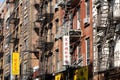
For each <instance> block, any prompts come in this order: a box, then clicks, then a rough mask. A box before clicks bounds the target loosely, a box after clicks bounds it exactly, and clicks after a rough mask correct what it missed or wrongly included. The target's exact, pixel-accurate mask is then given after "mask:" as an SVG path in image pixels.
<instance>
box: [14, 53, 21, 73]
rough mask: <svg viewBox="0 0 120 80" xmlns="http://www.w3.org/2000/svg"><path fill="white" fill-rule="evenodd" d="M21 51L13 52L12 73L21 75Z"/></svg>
mask: <svg viewBox="0 0 120 80" xmlns="http://www.w3.org/2000/svg"><path fill="white" fill-rule="evenodd" d="M19 64H20V61H19V53H17V52H13V53H12V74H13V75H19V73H20V71H19V69H20V68H19V67H20V66H19Z"/></svg>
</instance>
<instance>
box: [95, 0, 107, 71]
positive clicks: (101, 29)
mask: <svg viewBox="0 0 120 80" xmlns="http://www.w3.org/2000/svg"><path fill="white" fill-rule="evenodd" d="M99 3H100V4H101V7H100V9H101V17H100V20H99V21H100V24H99V23H98V24H99V25H98V27H97V30H98V33H99V34H102V35H99V34H98V38H100V39H99V41H101V40H102V41H101V43H100V45H102V47H103V50H102V54H101V56H99V57H100V58H99V59H101V60H99V61H100V63H99V64H100V66H104V65H106V63H105V61H106V59H105V57H106V54H107V53H106V52H107V48H106V47H107V46H106V44H105V43H106V34H107V33H108V30H109V26H108V11H109V7H108V2H107V0H104V1H103V2H99ZM97 4H98V3H97ZM100 70H104V69H102V68H100Z"/></svg>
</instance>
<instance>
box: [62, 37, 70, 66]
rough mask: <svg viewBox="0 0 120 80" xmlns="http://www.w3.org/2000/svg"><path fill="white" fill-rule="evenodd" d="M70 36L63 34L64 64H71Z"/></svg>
mask: <svg viewBox="0 0 120 80" xmlns="http://www.w3.org/2000/svg"><path fill="white" fill-rule="evenodd" d="M69 41H70V40H69V36H63V65H70V64H71V59H70V50H69Z"/></svg>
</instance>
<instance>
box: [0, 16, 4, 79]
mask: <svg viewBox="0 0 120 80" xmlns="http://www.w3.org/2000/svg"><path fill="white" fill-rule="evenodd" d="M3 22H4V19H3V18H2V17H0V75H1V78H0V79H2V78H3V76H2V75H3V55H4V52H3V40H4V36H3Z"/></svg>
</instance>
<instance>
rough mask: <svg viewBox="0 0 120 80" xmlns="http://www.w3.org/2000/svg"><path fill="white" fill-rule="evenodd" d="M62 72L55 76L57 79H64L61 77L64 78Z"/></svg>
mask: <svg viewBox="0 0 120 80" xmlns="http://www.w3.org/2000/svg"><path fill="white" fill-rule="evenodd" d="M62 75H63V74H62V73H60V74H57V75H56V76H55V80H62V79H61V78H62Z"/></svg>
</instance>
